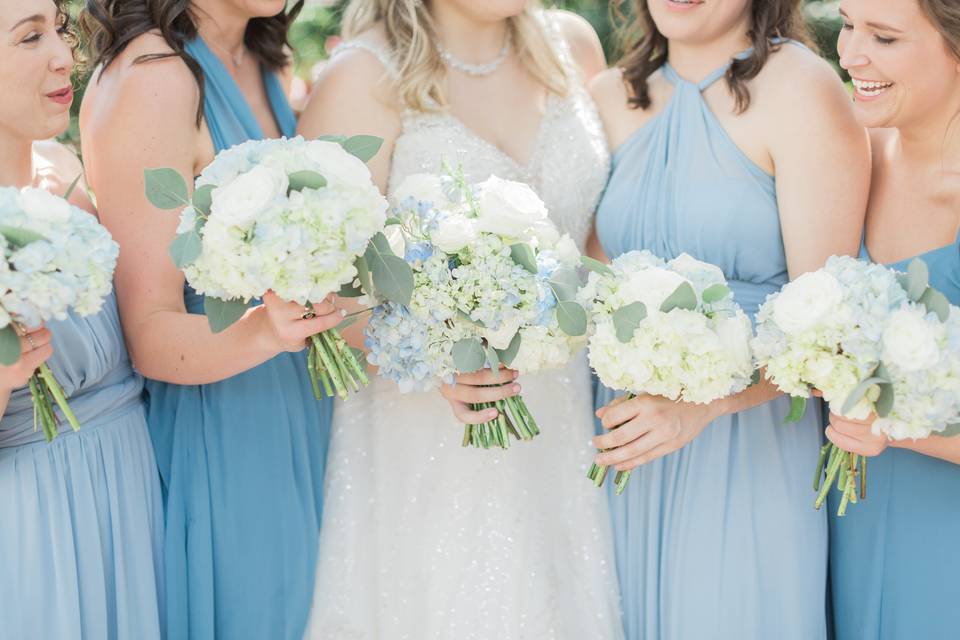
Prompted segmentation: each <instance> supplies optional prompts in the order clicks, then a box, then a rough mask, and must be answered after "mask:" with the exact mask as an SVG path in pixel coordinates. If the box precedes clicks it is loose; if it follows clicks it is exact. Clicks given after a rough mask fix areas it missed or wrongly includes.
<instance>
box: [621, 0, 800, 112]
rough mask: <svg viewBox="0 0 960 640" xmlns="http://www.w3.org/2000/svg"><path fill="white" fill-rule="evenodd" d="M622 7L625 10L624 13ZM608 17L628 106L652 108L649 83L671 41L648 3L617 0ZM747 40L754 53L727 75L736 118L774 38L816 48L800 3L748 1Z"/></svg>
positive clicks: (746, 105)
mask: <svg viewBox="0 0 960 640" xmlns="http://www.w3.org/2000/svg"><path fill="white" fill-rule="evenodd" d="M624 5H628V7H627V10H624ZM610 12H611V15H612V19H613V22H614V24H615V25H617V31H618V34H619V37H620V42H621V50H622V51H623V56H622V57H621V58H620V61H619V62H618V63H617V66H619V67H620V68H621V69H622V70H623V81H624V82H625V83H626V84H627V87H628V88H629V89H630V106H632V107H633V108H637V107H639V108H641V109H647V108H649V107H650V88H649V86H648V84H647V81H648V80H649V78H650V76H651V75H652V74H653V73H654V72H655V71H656V70H657V69H659V68H660V67H662V66H663V65H664V64H665V63H666V62H667V52H668V50H669V42H668V40H667V38H666V37H665V36H664V35H663V34H662V33H660V31H659V30H658V29H657V25H656V23H654V21H653V16H651V15H650V9H649V8H648V6H647V0H618V1H616V2H612V3H611V4H610ZM631 14H632V15H631ZM747 36H748V37H749V38H750V42H751V44H752V46H753V51H752V52H751V54H750V55H749V56H747V57H746V58H743V59H737V60H734V61H733V63H732V64H731V65H730V68H729V69H728V70H727V73H726V76H725V79H726V81H727V86H728V87H729V88H730V91H731V92H732V93H733V95H734V98H735V99H736V109H737V113H743V112H744V111H746V110H747V109H748V108H749V107H750V91H749V90H748V89H747V82H749V81H750V80H752V79H754V78H756V77H757V74H759V73H760V71H761V70H762V69H763V66H764V65H765V64H766V63H767V60H768V59H769V58H770V54H772V53H773V52H775V51H777V50H779V49H780V45H778V44H775V43H774V42H773V41H774V39H775V38H788V39H791V40H798V41H800V42H802V43H804V44H805V45H807V46H808V47H811V48H813V47H814V45H813V42H812V40H811V39H810V34H809V31H808V28H807V23H806V20H805V19H804V16H803V0H752V6H751V19H750V29H749V30H748V31H747Z"/></svg>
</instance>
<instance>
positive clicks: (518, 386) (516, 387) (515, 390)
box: [510, 384, 520, 393]
mask: <svg viewBox="0 0 960 640" xmlns="http://www.w3.org/2000/svg"><path fill="white" fill-rule="evenodd" d="M510 390H511V391H513V392H514V393H520V385H518V384H515V385H513V387H511V388H510Z"/></svg>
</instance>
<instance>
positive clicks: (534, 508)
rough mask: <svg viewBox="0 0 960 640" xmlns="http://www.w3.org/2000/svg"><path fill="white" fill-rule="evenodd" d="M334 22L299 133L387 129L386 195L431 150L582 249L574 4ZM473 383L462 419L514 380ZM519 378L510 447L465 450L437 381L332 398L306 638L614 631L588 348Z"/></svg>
mask: <svg viewBox="0 0 960 640" xmlns="http://www.w3.org/2000/svg"><path fill="white" fill-rule="evenodd" d="M344 35H345V37H346V38H347V40H346V42H345V43H344V44H342V45H341V46H340V47H339V48H338V50H337V51H336V52H335V53H334V56H333V59H332V61H331V63H330V64H329V65H328V66H327V68H326V69H325V71H324V73H323V76H322V77H321V78H320V79H319V81H318V84H317V87H316V89H315V92H314V95H313V96H312V98H311V101H310V103H309V105H308V106H307V108H306V111H305V113H304V115H303V117H302V119H301V124H300V133H302V134H304V135H305V136H308V137H313V136H318V135H322V134H330V133H337V134H345V135H352V134H358V133H366V134H374V135H378V136H381V137H382V138H384V140H385V143H384V146H383V148H382V150H381V151H380V153H379V154H378V155H377V157H376V158H374V160H373V161H372V162H371V168H372V170H373V172H374V176H375V178H376V180H377V181H378V183H379V185H380V187H381V189H383V190H384V191H385V192H387V193H392V192H393V191H394V190H395V189H396V188H397V187H398V186H399V185H400V184H401V183H402V182H403V180H404V179H405V178H406V177H407V176H409V175H411V174H415V173H421V172H437V171H438V170H439V168H440V161H441V159H443V158H446V159H447V160H449V161H451V163H454V164H457V163H459V164H460V165H461V166H462V168H463V170H464V172H465V174H466V176H467V179H468V180H470V181H480V180H483V179H486V178H487V177H488V176H490V175H491V174H496V175H498V176H500V177H501V178H504V179H509V180H517V181H522V182H526V183H528V184H530V185H531V186H532V187H533V188H534V189H536V190H537V191H538V192H539V194H540V195H541V197H543V198H544V200H545V201H546V203H547V206H548V208H549V210H550V214H551V217H552V218H553V221H554V222H555V223H556V224H557V226H558V227H559V228H560V230H561V232H563V233H569V234H570V235H571V237H573V238H574V239H575V240H576V241H577V242H578V243H579V244H580V246H581V248H583V246H584V244H585V243H586V241H587V235H588V233H589V229H590V225H591V218H592V214H593V210H594V207H595V206H596V204H597V201H598V199H599V197H600V193H601V191H602V190H603V187H604V184H605V182H606V178H607V172H608V169H609V154H608V152H607V149H606V147H605V141H604V135H603V131H602V130H601V125H600V123H599V120H598V118H597V114H596V112H595V109H594V106H593V104H592V103H591V102H590V99H589V97H588V96H587V93H586V91H585V89H584V82H585V81H587V80H588V79H589V78H590V77H592V76H593V75H595V74H596V73H598V72H599V71H601V70H602V69H603V68H604V59H603V53H602V50H601V49H600V45H599V41H598V39H597V37H596V34H595V33H594V32H593V30H592V29H591V28H590V27H589V25H588V24H587V23H586V22H585V21H583V20H582V19H580V18H578V17H576V16H574V15H573V14H568V13H562V12H545V11H543V10H541V9H540V8H539V7H538V6H535V3H533V2H528V1H526V0H497V1H496V2H473V1H472V0H427V1H426V2H424V1H421V0H352V1H351V2H350V4H349V6H348V8H347V12H346V16H345V29H344ZM348 337H349V336H348ZM361 339H362V338H361V337H360V336H357V335H356V334H354V336H353V340H354V342H355V343H356V342H359V340H361ZM485 382H487V380H486V379H485V378H484V377H483V376H477V375H474V376H472V377H464V378H463V379H461V380H460V381H459V383H458V384H457V385H456V387H454V388H452V389H451V388H447V389H446V390H445V395H446V396H447V397H449V399H450V404H451V405H453V406H454V407H455V409H456V412H457V416H458V417H459V418H461V419H462V420H464V421H478V420H479V417H478V416H471V415H470V413H469V412H468V411H467V410H466V404H464V402H465V401H470V400H472V399H475V398H477V397H478V396H480V395H483V394H491V393H493V394H502V393H503V394H507V393H512V390H511V387H512V385H506V386H505V387H504V388H503V390H500V389H494V390H491V389H484V388H481V387H479V386H476V385H480V384H484V383H485ZM517 382H518V383H519V385H521V386H522V388H523V397H524V399H525V401H526V402H527V405H528V406H529V408H530V409H531V411H532V412H533V414H534V416H535V417H536V419H537V421H538V423H539V424H540V426H541V430H542V433H541V435H539V436H538V437H537V438H536V439H534V440H533V441H530V442H517V443H515V444H514V445H513V446H512V447H511V448H510V449H509V450H508V451H500V450H480V449H472V448H471V449H464V448H461V437H462V432H463V429H462V424H461V423H460V422H458V421H457V420H456V419H455V418H454V416H453V415H451V411H450V406H448V404H447V402H445V401H444V398H443V397H441V395H440V394H439V393H436V392H433V393H427V394H422V393H421V394H407V395H403V394H401V393H400V392H399V391H398V390H397V388H396V386H395V384H394V383H393V382H391V381H387V380H382V379H375V380H374V381H373V382H372V383H371V385H370V387H368V388H367V389H365V390H364V391H363V392H361V393H359V394H357V395H356V396H355V397H353V398H351V399H350V400H349V401H347V402H345V403H340V404H338V405H337V407H336V410H335V412H334V425H333V435H332V438H333V440H332V443H331V448H330V454H329V456H330V457H329V466H328V471H327V473H328V476H327V486H326V499H325V501H324V505H325V512H324V522H323V527H322V533H321V538H320V558H319V562H318V571H317V581H316V591H315V595H314V604H313V611H312V613H311V621H310V626H309V629H308V632H307V637H309V638H314V639H318V640H319V639H321V638H322V639H324V640H328V639H336V640H342V639H347V638H350V639H352V638H358V639H360V638H362V639H389V640H394V639H397V640H400V639H407V638H409V639H411V640H431V639H437V638H460V639H463V640H466V639H468V638H480V639H489V638H495V637H496V638H502V639H503V640H511V639H519V638H536V639H537V640H547V639H550V638H556V639H570V640H573V639H577V640H579V639H581V638H603V639H610V638H613V639H616V638H620V637H622V631H621V629H620V620H619V611H618V601H617V591H616V576H615V575H614V568H613V562H612V542H611V534H610V530H609V516H608V512H607V506H606V497H605V494H604V492H602V491H598V490H597V489H595V488H594V487H593V485H592V484H591V483H590V482H589V481H587V479H586V478H585V476H584V473H585V469H586V468H587V467H588V466H589V464H590V461H591V459H592V457H593V451H592V450H591V448H590V446H589V438H590V436H591V435H592V434H593V416H592V403H591V387H590V374H589V369H588V366H587V362H586V358H585V356H583V355H581V356H580V357H578V358H577V359H576V360H575V361H574V362H573V363H571V364H570V365H569V366H568V367H567V368H566V369H563V370H560V371H554V372H550V373H543V374H539V375H536V376H530V377H524V378H521V379H519V380H518V381H517ZM468 383H472V385H473V386H472V385H471V384H468ZM484 399H487V398H484ZM488 419H490V417H489V416H483V419H482V420H479V421H486V420H488Z"/></svg>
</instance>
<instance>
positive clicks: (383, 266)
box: [364, 233, 413, 306]
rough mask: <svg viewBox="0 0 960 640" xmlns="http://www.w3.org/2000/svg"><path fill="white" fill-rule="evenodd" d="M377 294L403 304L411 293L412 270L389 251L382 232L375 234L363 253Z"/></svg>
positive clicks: (401, 259)
mask: <svg viewBox="0 0 960 640" xmlns="http://www.w3.org/2000/svg"><path fill="white" fill-rule="evenodd" d="M364 257H365V258H366V261H367V266H368V267H369V269H370V273H371V274H372V275H373V285H374V287H376V290H377V295H379V296H381V297H383V298H385V299H387V300H389V301H390V302H394V303H396V304H402V305H405V306H409V305H410V296H412V295H413V270H412V269H411V268H410V265H409V264H407V262H406V260H404V259H403V258H399V257H397V256H395V255H393V254H392V253H391V252H390V243H389V242H388V241H387V238H386V236H384V235H383V234H382V233H378V234H376V235H375V236H374V237H373V239H372V240H371V241H370V244H369V245H368V246H367V251H366V253H365V254H364Z"/></svg>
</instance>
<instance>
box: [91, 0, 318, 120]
mask: <svg viewBox="0 0 960 640" xmlns="http://www.w3.org/2000/svg"><path fill="white" fill-rule="evenodd" d="M191 4H192V3H191V2H190V0H86V2H85V6H84V10H83V13H82V14H81V17H80V28H81V31H82V33H83V35H84V36H85V39H86V41H87V43H88V47H89V54H90V55H89V57H90V64H91V66H92V67H94V68H97V67H99V68H100V73H103V71H104V70H105V69H106V68H107V67H109V66H110V64H111V63H112V62H113V61H114V60H116V59H117V56H119V55H120V54H121V53H123V50H124V49H126V48H127V45H129V44H130V42H132V41H133V40H134V39H135V38H138V37H139V36H141V35H143V34H145V33H149V32H151V31H156V32H159V33H160V35H161V36H162V37H163V39H164V40H165V41H166V43H167V45H168V46H169V47H170V48H171V49H173V52H172V53H156V54H149V55H144V56H140V57H138V58H137V59H136V60H134V64H138V63H141V62H149V61H151V60H159V59H163V58H173V57H178V58H180V59H182V60H183V61H184V63H185V64H186V65H187V67H189V69H190V71H191V72H192V73H193V77H194V78H196V80H197V86H199V87H200V107H199V108H198V110H197V125H198V126H199V124H200V120H201V118H202V117H203V71H202V70H201V69H200V65H199V64H197V61H196V60H194V59H193V58H192V57H191V56H190V54H188V53H187V52H186V49H185V47H186V44H187V43H188V42H190V41H191V40H193V39H194V38H196V37H197V35H198V32H197V24H196V18H195V16H194V15H193V11H194V10H193V8H192V7H191ZM301 8H303V0H298V1H297V2H296V3H294V5H293V6H292V7H291V8H290V9H289V10H287V11H281V12H280V13H278V14H277V15H275V16H273V17H270V18H253V19H251V20H250V23H249V24H248V25H247V30H246V33H244V36H243V43H244V45H245V46H246V47H247V49H248V50H249V51H250V52H251V53H252V54H253V55H254V56H255V57H256V58H257V59H258V60H260V62H261V63H262V64H263V65H265V66H266V67H267V68H268V69H271V70H273V71H278V70H280V69H282V68H283V67H285V66H286V65H287V64H288V63H289V61H290V58H289V55H288V53H287V51H288V48H289V43H288V42H287V32H288V31H289V28H290V25H291V24H292V23H293V21H294V20H295V19H296V17H297V14H299V13H300V9H301Z"/></svg>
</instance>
